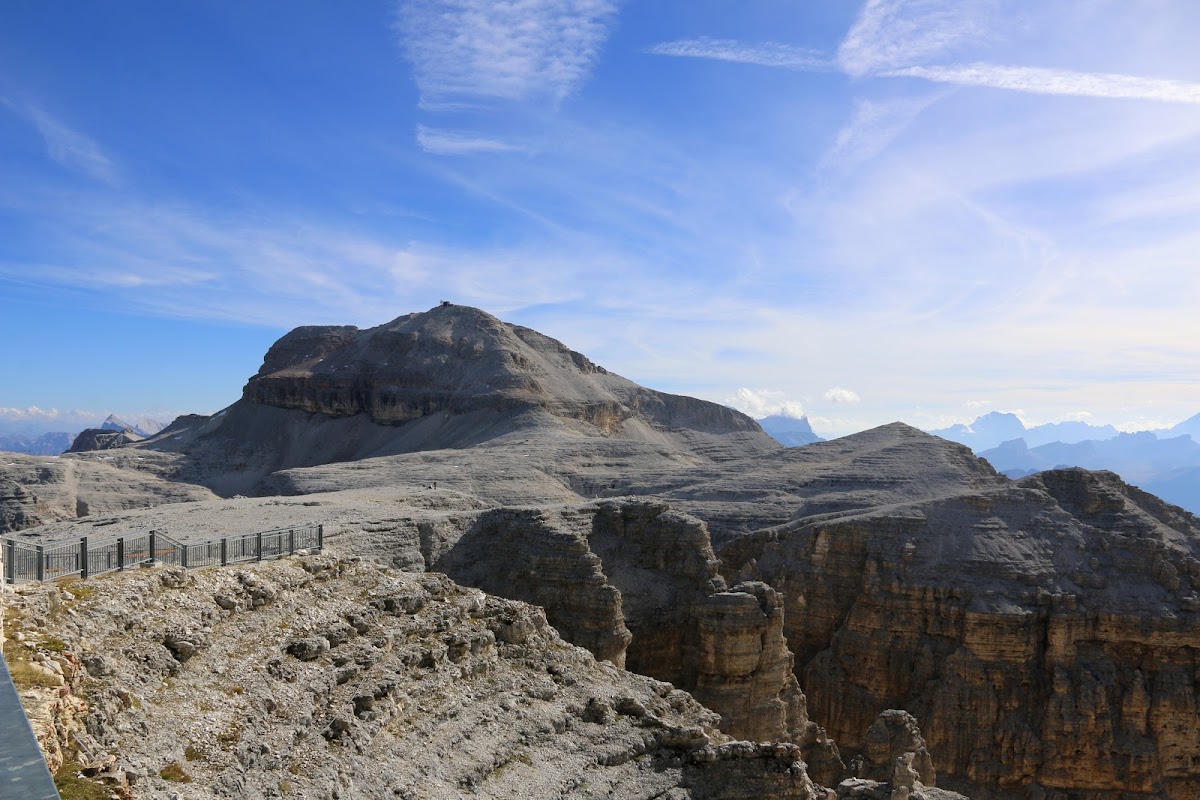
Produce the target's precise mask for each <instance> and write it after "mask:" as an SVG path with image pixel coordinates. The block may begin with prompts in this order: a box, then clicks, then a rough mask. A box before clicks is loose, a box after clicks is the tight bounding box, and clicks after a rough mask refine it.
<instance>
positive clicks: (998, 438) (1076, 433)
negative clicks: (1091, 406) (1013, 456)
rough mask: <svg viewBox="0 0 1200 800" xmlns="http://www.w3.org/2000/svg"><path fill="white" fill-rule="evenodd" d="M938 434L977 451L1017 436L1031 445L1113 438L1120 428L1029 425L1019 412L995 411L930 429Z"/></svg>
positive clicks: (1076, 423)
mask: <svg viewBox="0 0 1200 800" xmlns="http://www.w3.org/2000/svg"><path fill="white" fill-rule="evenodd" d="M930 433H932V434H933V435H934V436H940V437H942V438H943V439H949V440H950V441H952V442H958V443H959V444H965V445H966V446H967V447H970V448H971V449H972V450H974V451H975V452H976V453H978V452H980V451H982V450H990V449H991V448H993V447H999V446H1000V445H1001V444H1002V443H1004V442H1008V441H1012V440H1014V439H1024V440H1025V443H1026V444H1028V445H1029V446H1030V447H1039V446H1041V445H1044V444H1050V443H1051V442H1063V443H1066V444H1075V443H1077V442H1083V441H1087V440H1089V439H1097V440H1104V439H1111V438H1113V437H1114V436H1116V435H1117V434H1118V433H1119V431H1118V430H1117V429H1116V428H1114V427H1113V426H1112V425H1089V424H1088V423H1086V422H1075V421H1070V422H1048V423H1046V424H1045V425H1035V426H1033V427H1032V428H1026V427H1025V423H1023V422H1021V419H1020V417H1018V416H1017V415H1016V414H1009V413H1006V412H1001V411H993V412H991V413H990V414H984V415H983V416H982V417H979V418H977V419H976V420H975V421H974V422H972V423H971V424H969V425H951V426H950V427H949V428H942V429H941V430H934V431H930Z"/></svg>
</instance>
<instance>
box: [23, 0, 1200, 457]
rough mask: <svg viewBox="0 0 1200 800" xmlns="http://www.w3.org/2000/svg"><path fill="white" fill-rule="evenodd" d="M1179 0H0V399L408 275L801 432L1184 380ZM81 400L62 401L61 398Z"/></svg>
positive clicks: (253, 351)
mask: <svg viewBox="0 0 1200 800" xmlns="http://www.w3.org/2000/svg"><path fill="white" fill-rule="evenodd" d="M1197 30H1200V4H1196V3H1193V2H1189V1H1188V0H1144V2H1139V3H1129V2H1123V1H1122V2H1118V1H1117V0H1111V1H1110V0H1078V1H1077V2H1071V3H1044V2H1024V1H1023V0H1004V1H1003V2H1002V1H1001V0H994V1H990V0H912V1H911V2H902V1H901V0H867V2H850V0H806V1H805V2H780V1H779V0H760V1H756V0H743V1H742V2H738V3H730V2H727V1H725V0H722V1H721V2H706V1H705V0H686V2H675V1H674V0H642V1H641V2H638V1H637V0H631V1H630V2H625V3H619V2H615V1H614V0H512V1H511V2H493V1H492V0H458V2H453V3H451V2H434V1H433V0H415V1H414V2H401V3H395V2H367V1H364V2H359V3H332V2H316V1H315V0H313V1H311V2H286V3H285V2H265V1H264V2H255V3H237V4H235V3H207V2H184V1H182V0H181V1H180V2H172V3H162V2H157V1H156V2H123V3H119V4H100V3H83V4H81V3H66V2H55V1H54V0H46V1H45V2H38V3H5V4H3V5H0V336H3V337H4V341H5V342H6V343H7V347H6V356H5V360H4V365H5V370H4V373H5V379H4V383H3V388H2V390H0V422H3V421H5V420H8V421H13V420H24V421H30V420H43V419H44V420H46V421H47V423H48V425H47V426H48V427H55V425H52V424H49V422H54V421H57V422H59V423H61V424H62V425H66V423H67V422H68V421H69V420H75V419H77V418H82V417H86V416H87V415H89V414H99V415H100V416H103V415H104V414H106V413H108V412H109V411H117V412H119V413H121V414H123V415H128V416H131V417H136V416H142V415H147V414H149V415H157V416H170V415H172V414H174V413H177V412H185V411H200V412H211V411H215V410H216V409H218V408H220V407H222V406H224V405H227V404H228V403H230V402H232V401H233V400H235V399H236V398H237V397H238V396H239V393H240V388H241V386H242V384H243V383H244V381H245V379H246V378H247V377H248V376H249V375H251V374H253V372H254V371H255V370H256V369H257V368H258V365H259V364H260V363H261V357H262V354H263V353H264V352H265V350H266V347H267V346H269V344H270V343H271V342H272V341H273V340H274V339H275V338H277V337H278V336H279V335H280V334H281V333H282V332H284V331H286V330H288V329H290V328H292V327H294V326H297V325H302V324H347V323H348V324H356V325H359V326H364V327H365V326H371V325H376V324H379V323H381V322H384V321H387V320H389V319H392V318H394V317H396V316H399V315H401V314H404V313H409V312H411V311H418V310H423V309H426V308H428V307H431V306H433V305H435V304H436V303H437V302H438V301H440V300H443V299H448V300H453V301H455V302H460V303H467V304H472V305H478V306H480V307H482V308H484V309H486V310H488V311H490V312H492V313H494V314H497V315H498V316H500V317H502V318H503V319H506V320H509V321H512V322H517V323H521V324H525V325H530V326H532V327H535V328H538V329H539V330H542V331H544V332H546V333H548V334H550V335H552V336H555V337H556V338H559V339H561V340H563V341H564V342H566V343H567V344H568V345H570V346H571V347H573V348H575V349H577V350H581V351H583V352H585V353H587V354H588V355H589V356H591V357H592V358H594V359H595V360H596V361H598V362H599V363H601V364H604V365H605V366H606V367H608V368H610V369H613V370H615V371H617V372H619V373H621V374H624V375H626V376H627V377H630V378H632V379H634V380H637V381H639V382H641V383H644V384H646V385H649V386H652V387H654V388H659V389H663V390H667V391H674V392H681V393H687V394H694V395H697V396H700V397H704V398H707V399H711V400H717V401H722V402H730V403H734V404H736V405H738V406H739V407H741V408H743V410H746V411H750V412H752V413H755V414H757V415H762V414H765V413H769V412H772V411H778V410H786V411H789V412H792V413H800V412H806V413H808V414H809V415H810V416H811V417H812V418H813V421H814V426H815V427H816V428H817V429H818V431H820V432H824V433H826V434H836V433H845V432H849V431H852V430H857V429H862V428H865V427H869V426H871V425H875V424H881V423H884V422H888V421H891V420H894V419H903V420H905V421H908V422H910V423H913V424H916V425H919V426H922V427H927V428H932V427H941V426H944V425H947V424H950V423H953V422H959V421H965V420H969V419H971V418H973V417H974V416H976V415H978V414H979V413H982V412H985V411H988V410H994V409H1001V410H1019V411H1020V413H1021V414H1022V415H1023V416H1024V417H1025V418H1026V419H1027V420H1029V421H1030V422H1032V423H1040V422H1046V421H1050V420H1059V419H1068V418H1082V419H1090V420H1092V421H1095V422H1111V423H1114V424H1117V425H1118V426H1119V427H1125V428H1128V429H1134V428H1144V427H1154V426H1156V425H1167V424H1172V423H1174V422H1177V421H1179V420H1181V419H1183V418H1185V417H1188V416H1191V415H1192V414H1194V413H1196V412H1197V411H1200V377H1198V376H1200V357H1198V355H1200V337H1198V336H1197V334H1200V323H1197V321H1196V309H1197V301H1200V263H1198V262H1200V227H1198V226H1197V225H1196V221H1197V218H1198V216H1200V157H1198V156H1200V50H1198V49H1197V48H1196V47H1195V36H1194V34H1195V32H1196V31H1197ZM78 410H82V411H84V412H86V413H85V414H83V415H78V414H75V415H72V414H71V413H70V412H72V411H78Z"/></svg>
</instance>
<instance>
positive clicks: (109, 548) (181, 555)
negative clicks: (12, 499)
mask: <svg viewBox="0 0 1200 800" xmlns="http://www.w3.org/2000/svg"><path fill="white" fill-rule="evenodd" d="M324 544H325V526H324V525H302V526H300V527H295V528H277V529H276V530H272V531H260V532H258V533H244V534H240V535H238V536H226V537H223V538H221V539H211V540H209V541H206V542H180V541H178V540H176V539H173V538H171V537H170V536H168V535H167V534H165V533H162V532H161V531H155V530H151V531H146V532H144V533H134V534H130V535H128V536H118V537H116V538H115V539H114V538H106V539H104V540H103V541H100V542H97V541H94V540H92V541H89V537H87V536H81V537H80V538H78V539H63V540H60V541H56V542H46V543H45V544H32V543H29V542H19V541H17V540H16V539H12V538H7V537H6V538H0V547H3V548H4V582H5V583H9V584H13V583H22V582H25V581H44V580H53V579H54V578H65V577H69V576H71V575H78V576H80V577H81V578H88V577H92V576H95V575H102V574H104V573H105V572H117V571H120V570H124V569H127V568H129V567H136V566H141V565H144V564H145V565H150V564H155V563H163V564H171V565H173V566H174V565H178V566H181V567H184V568H185V569H197V568H200V567H215V566H224V565H226V564H236V563H239V562H245V561H263V560H264V559H268V558H282V557H283V556H286V555H291V554H292V553H295V552H296V551H297V550H312V551H317V552H319V551H320V550H321V548H322V547H323V546H324Z"/></svg>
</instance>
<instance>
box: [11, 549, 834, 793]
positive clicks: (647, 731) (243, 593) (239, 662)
mask: <svg viewBox="0 0 1200 800" xmlns="http://www.w3.org/2000/svg"><path fill="white" fill-rule="evenodd" d="M24 591H25V597H24V599H23V604H24V605H25V608H26V613H27V615H28V619H30V620H33V619H35V618H40V619H41V621H42V623H43V624H38V623H32V622H31V623H30V624H31V625H33V626H34V627H33V628H30V629H28V630H26V631H25V634H23V635H24V637H25V639H26V640H27V641H28V643H29V646H30V647H31V648H34V649H35V650H38V649H39V648H40V650H41V651H43V652H44V651H45V648H46V647H51V648H61V649H63V650H64V651H69V652H72V653H78V654H79V663H80V664H81V668H80V669H78V670H75V671H73V674H72V677H71V678H70V679H69V680H68V681H67V683H68V684H70V685H71V686H72V687H73V688H74V689H75V690H76V691H84V692H86V693H87V696H88V697H89V699H90V701H91V702H90V708H89V710H88V713H87V714H86V716H84V717H83V718H82V720H81V721H82V724H83V729H84V730H83V733H82V738H80V737H79V736H77V735H74V734H72V733H71V732H69V731H64V734H65V741H64V742H63V743H62V744H63V745H65V747H66V750H67V751H68V752H72V751H74V750H75V748H76V747H77V746H78V742H79V741H84V742H86V743H87V744H88V746H89V747H93V748H95V749H96V750H97V758H98V760H99V761H101V762H102V763H103V762H104V759H106V758H107V759H110V760H111V761H112V762H113V768H112V770H111V771H112V772H114V773H116V774H119V775H120V776H121V777H123V778H124V779H125V780H127V781H128V783H129V786H130V787H131V790H132V792H133V795H134V796H135V797H166V796H169V795H170V794H171V793H172V792H177V791H180V790H181V789H182V790H183V791H185V792H186V794H187V796H189V797H194V798H216V797H230V796H235V797H267V796H285V797H291V796H295V797H327V798H332V797H338V796H340V797H385V796H386V797H402V798H429V799H430V800H432V799H433V798H442V797H458V796H472V797H484V798H488V797H491V798H512V797H526V798H557V797H568V796H569V797H615V798H644V797H671V798H679V800H684V799H685V798H696V800H701V799H704V800H749V798H779V799H780V800H817V798H821V797H824V793H823V792H822V791H821V790H819V789H818V788H817V786H816V785H815V784H814V783H813V781H812V780H811V779H810V777H809V776H808V774H807V773H806V771H805V766H804V763H803V761H802V760H801V759H800V750H799V748H798V747H797V746H796V745H794V744H789V743H759V744H753V743H750V742H739V741H734V740H730V739H728V738H727V737H725V736H723V735H722V734H720V733H719V732H718V731H717V730H716V728H715V726H714V724H715V722H716V717H715V715H714V714H712V713H711V712H710V711H708V710H706V709H704V708H703V707H702V706H701V705H700V704H699V703H697V702H696V701H695V700H694V699H692V698H691V697H690V696H689V695H688V694H686V693H684V692H681V691H679V690H677V689H674V688H672V687H671V686H670V685H669V684H666V683H662V682H660V681H655V680H653V679H650V678H645V677H641V676H638V675H634V674H632V673H628V672H625V671H622V670H619V669H616V668H615V667H613V666H612V665H610V664H605V663H603V662H597V661H596V660H595V659H593V657H592V656H591V655H590V654H589V653H587V652H586V651H585V650H582V649H580V648H576V647H573V646H571V645H568V644H566V643H565V642H563V641H562V640H561V639H560V638H559V637H558V636H557V635H556V634H555V633H554V631H553V629H552V628H551V627H550V626H549V625H548V624H547V623H546V620H545V617H544V616H543V615H542V612H541V610H539V609H537V608H534V607H531V606H528V605H525V604H522V603H517V602H512V601H505V600H499V599H496V598H490V597H487V596H486V595H484V594H483V593H482V592H480V591H478V590H475V589H464V588H461V587H459V586H456V585H455V584H454V583H452V582H451V581H450V580H448V579H447V578H446V577H444V576H437V575H415V574H403V573H397V572H392V571H389V570H386V569H381V568H379V567H377V566H375V565H372V564H369V563H366V562H361V561H357V560H337V559H334V558H330V557H327V556H314V557H309V558H306V559H301V560H287V561H279V562H274V563H267V564H261V565H256V566H255V567H254V568H253V569H217V570H207V571H201V572H195V573H183V572H179V571H174V570H162V569H159V570H142V571H136V572H127V573H120V574H115V575H111V576H107V577H105V578H104V579H102V580H100V581H97V582H96V584H95V589H94V590H93V591H91V592H88V593H87V595H86V596H84V595H83V594H82V593H81V594H80V595H79V596H76V595H71V594H69V593H67V592H65V591H64V590H62V589H60V588H58V587H55V586H45V587H29V588H27V589H26V590H24ZM53 606H57V607H59V608H62V609H65V610H68V611H69V613H58V614H52V613H50V610H51V608H52V607H53ZM39 642H40V643H41V644H39ZM183 782H186V783H187V785H186V788H185V787H183V786H181V783H183Z"/></svg>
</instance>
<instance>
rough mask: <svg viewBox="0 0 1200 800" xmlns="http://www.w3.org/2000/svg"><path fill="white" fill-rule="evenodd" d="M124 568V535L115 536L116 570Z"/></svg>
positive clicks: (120, 570) (119, 570)
mask: <svg viewBox="0 0 1200 800" xmlns="http://www.w3.org/2000/svg"><path fill="white" fill-rule="evenodd" d="M124 569H125V537H124V536H120V537H118V538H117V572H122V571H124Z"/></svg>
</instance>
